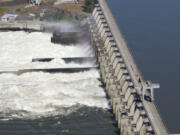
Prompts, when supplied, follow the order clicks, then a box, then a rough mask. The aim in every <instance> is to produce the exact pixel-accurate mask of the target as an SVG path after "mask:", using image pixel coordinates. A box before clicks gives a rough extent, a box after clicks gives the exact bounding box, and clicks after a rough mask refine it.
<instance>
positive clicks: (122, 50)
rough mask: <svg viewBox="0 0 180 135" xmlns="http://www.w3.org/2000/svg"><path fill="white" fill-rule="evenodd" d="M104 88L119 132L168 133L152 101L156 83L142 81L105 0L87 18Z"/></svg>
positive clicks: (134, 134)
mask: <svg viewBox="0 0 180 135" xmlns="http://www.w3.org/2000/svg"><path fill="white" fill-rule="evenodd" d="M89 23H90V33H91V42H92V44H94V45H95V48H96V49H97V53H96V54H97V57H98V62H99V65H100V70H101V74H102V79H103V82H104V84H105V89H106V92H107V94H108V96H109V97H110V99H111V105H112V108H113V113H114V115H115V118H116V120H117V122H118V127H119V129H120V132H121V134H122V135H152V134H155V135H168V131H167V128H166V127H165V125H164V123H163V120H162V119H161V116H160V114H159V112H158V110H157V108H156V106H155V104H154V102H153V100H154V89H155V88H159V87H160V86H159V84H153V83H151V82H149V81H147V82H145V81H144V80H143V78H142V76H141V74H140V72H139V70H138V68H137V66H136V64H135V61H134V59H133V57H132V55H131V53H130V51H129V49H128V47H127V45H126V42H125V41H124V39H123V37H122V35H121V32H120V30H119V27H118V25H117V23H116V21H115V19H114V17H113V15H112V13H111V11H110V9H109V7H108V4H107V3H106V1H105V0H98V2H97V3H96V5H95V9H94V11H93V14H92V18H90V19H89Z"/></svg>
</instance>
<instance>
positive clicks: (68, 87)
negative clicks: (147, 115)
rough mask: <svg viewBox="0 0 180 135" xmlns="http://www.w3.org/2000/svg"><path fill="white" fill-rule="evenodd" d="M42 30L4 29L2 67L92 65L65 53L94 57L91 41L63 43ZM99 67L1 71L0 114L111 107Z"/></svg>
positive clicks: (10, 115) (0, 54) (49, 113)
mask: <svg viewBox="0 0 180 135" xmlns="http://www.w3.org/2000/svg"><path fill="white" fill-rule="evenodd" d="M50 38H51V34H48V33H41V32H33V33H26V32H22V31H19V32H0V70H8V69H9V70H10V69H19V68H21V69H22V68H49V67H50V68H55V67H74V66H75V67H81V66H83V67H84V66H92V65H94V63H85V64H78V63H68V64H66V63H65V62H64V61H63V60H62V59H60V58H62V57H92V56H94V53H93V49H92V48H91V46H90V45H89V43H88V42H87V43H84V44H79V45H71V46H63V45H54V44H52V43H51V42H50ZM48 57H49V58H57V59H54V60H53V61H51V62H44V63H42V62H35V63H32V58H48ZM99 78H100V74H99V71H98V70H95V69H93V70H89V71H84V72H79V73H56V74H50V73H44V72H36V73H25V74H22V75H15V74H0V118H1V119H2V120H3V119H4V120H6V119H11V118H28V119H30V118H38V117H41V116H42V117H48V116H57V115H69V114H71V113H73V112H75V111H76V110H77V109H80V108H81V107H84V106H86V107H95V108H104V109H105V108H108V101H107V99H106V98H105V92H104V90H103V88H101V87H100V85H101V82H100V81H99V80H98V79H99Z"/></svg>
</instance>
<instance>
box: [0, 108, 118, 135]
mask: <svg viewBox="0 0 180 135" xmlns="http://www.w3.org/2000/svg"><path fill="white" fill-rule="evenodd" d="M1 118H2V117H1ZM0 135H119V130H118V129H117V124H116V122H115V121H114V119H112V113H110V112H109V111H108V110H105V109H100V108H94V107H86V106H83V107H80V108H79V109H77V110H75V111H74V112H72V113H70V114H69V115H66V114H65V115H56V116H48V117H39V118H36V119H17V118H14V119H11V120H7V121H5V120H3V121H2V120H1V121H0Z"/></svg>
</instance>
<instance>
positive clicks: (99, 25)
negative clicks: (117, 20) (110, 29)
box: [96, 19, 107, 34]
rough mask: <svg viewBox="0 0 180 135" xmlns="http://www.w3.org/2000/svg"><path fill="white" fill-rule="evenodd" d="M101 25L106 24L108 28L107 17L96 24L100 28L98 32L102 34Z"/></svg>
mask: <svg viewBox="0 0 180 135" xmlns="http://www.w3.org/2000/svg"><path fill="white" fill-rule="evenodd" d="M101 25H104V28H106V27H105V26H107V22H106V20H105V19H100V20H99V22H98V23H97V24H96V27H97V29H98V33H99V34H101V33H100V27H101ZM101 30H103V29H101Z"/></svg>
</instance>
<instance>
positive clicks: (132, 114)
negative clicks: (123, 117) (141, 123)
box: [128, 102, 136, 120]
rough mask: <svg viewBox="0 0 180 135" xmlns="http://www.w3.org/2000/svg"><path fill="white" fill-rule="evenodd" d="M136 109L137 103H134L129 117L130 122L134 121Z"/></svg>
mask: <svg viewBox="0 0 180 135" xmlns="http://www.w3.org/2000/svg"><path fill="white" fill-rule="evenodd" d="M135 107H136V102H133V103H132V105H131V107H130V111H129V113H128V117H129V119H130V120H132V119H133V116H134V113H135Z"/></svg>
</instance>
